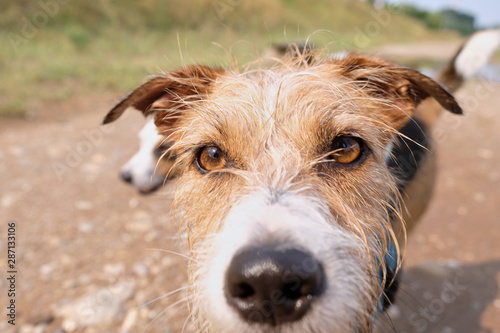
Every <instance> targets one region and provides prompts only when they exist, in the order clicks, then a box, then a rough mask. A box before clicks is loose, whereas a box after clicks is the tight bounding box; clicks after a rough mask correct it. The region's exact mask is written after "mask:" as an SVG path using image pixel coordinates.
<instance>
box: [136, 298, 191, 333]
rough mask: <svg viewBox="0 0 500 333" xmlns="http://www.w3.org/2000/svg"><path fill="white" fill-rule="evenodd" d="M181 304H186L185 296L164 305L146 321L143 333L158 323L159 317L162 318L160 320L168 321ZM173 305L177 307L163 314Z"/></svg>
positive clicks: (180, 308)
mask: <svg viewBox="0 0 500 333" xmlns="http://www.w3.org/2000/svg"><path fill="white" fill-rule="evenodd" d="M182 305H184V306H186V305H187V297H185V298H182V299H180V300H178V301H176V302H174V303H172V304H171V305H169V306H168V307H166V308H165V309H163V310H162V311H160V312H159V313H158V314H157V315H156V316H155V317H154V318H153V319H151V321H150V322H149V323H148V325H147V326H146V328H144V330H143V333H147V332H148V330H149V329H150V328H152V327H153V326H155V325H158V324H159V323H158V320H160V318H161V319H162V322H168V321H169V320H170V319H172V317H173V316H174V315H175V314H176V313H178V312H179V311H180V310H182ZM175 307H177V309H174V310H173V311H172V313H170V315H168V316H165V314H166V313H167V312H169V311H171V310H172V309H173V308H175Z"/></svg>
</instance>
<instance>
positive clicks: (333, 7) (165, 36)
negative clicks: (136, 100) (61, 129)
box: [0, 0, 456, 116]
mask: <svg viewBox="0 0 500 333" xmlns="http://www.w3.org/2000/svg"><path fill="white" fill-rule="evenodd" d="M0 31H1V34H0V43H1V45H2V47H1V48H0V73H1V77H2V80H0V115H4V116H9V115H12V116H22V115H23V114H25V113H26V112H28V111H30V110H35V109H46V108H48V106H49V105H50V103H52V102H54V101H66V100H68V99H71V98H72V97H74V96H76V95H81V96H87V95H88V96H92V94H94V96H95V94H102V93H107V92H112V93H115V94H116V93H121V94H123V93H124V92H126V91H127V90H129V89H131V88H133V87H135V86H136V85H137V84H138V83H140V82H142V80H144V79H145V77H147V75H150V74H155V73H158V72H159V71H160V70H165V71H167V70H171V69H173V68H176V67H179V66H181V65H182V64H189V63H194V62H197V63H204V64H209V65H218V66H230V65H231V59H232V57H234V58H235V59H237V60H238V63H239V64H240V65H241V64H245V63H249V62H251V61H253V60H255V59H257V58H258V57H259V56H260V55H262V53H263V51H264V50H265V49H266V48H267V47H268V46H269V45H271V44H272V43H280V42H286V41H299V40H305V39H306V38H308V37H309V38H310V40H311V41H312V42H314V43H315V44H316V45H317V46H320V47H325V48H327V49H329V50H331V51H335V50H339V49H346V48H354V49H366V48H370V47H373V46H376V45H380V44H383V43H402V42H411V41H414V40H421V39H444V38H456V34H454V33H450V32H446V31H444V32H439V33H436V32H435V31H432V30H431V29H430V28H429V27H427V26H426V25H425V24H424V23H423V22H422V21H421V20H420V19H415V18H411V17H408V16H404V15H399V14H396V13H392V12H390V11H389V12H387V11H382V12H379V11H375V10H374V8H373V5H371V4H370V3H369V2H363V1H358V0H319V1H314V2H309V1H300V0H190V1H184V0H143V1H137V2H135V1H134V2H132V1H118V0H96V1H88V2H84V1H70V0H39V1H31V0H2V2H1V4H0ZM90 98H91V97H90Z"/></svg>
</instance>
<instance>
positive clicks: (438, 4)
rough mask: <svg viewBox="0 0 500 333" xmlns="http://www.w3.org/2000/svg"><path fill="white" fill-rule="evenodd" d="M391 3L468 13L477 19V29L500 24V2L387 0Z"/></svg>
mask: <svg viewBox="0 0 500 333" xmlns="http://www.w3.org/2000/svg"><path fill="white" fill-rule="evenodd" d="M386 1H387V2H391V3H399V4H403V3H408V4H412V5H415V6H417V7H420V8H422V9H427V10H432V11H437V10H440V9H443V8H450V7H451V8H453V9H456V10H459V11H463V12H468V13H469V14H472V15H473V16H474V17H475V18H476V27H478V28H481V27H486V26H491V25H494V24H497V25H499V24H500V1H499V0H386Z"/></svg>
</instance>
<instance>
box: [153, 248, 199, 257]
mask: <svg viewBox="0 0 500 333" xmlns="http://www.w3.org/2000/svg"><path fill="white" fill-rule="evenodd" d="M147 250H148V251H160V252H164V253H168V254H174V255H176V256H179V257H181V258H184V259H187V260H193V259H192V258H191V257H190V256H189V255H185V254H183V253H180V252H176V251H172V250H166V249H154V248H149V249H147Z"/></svg>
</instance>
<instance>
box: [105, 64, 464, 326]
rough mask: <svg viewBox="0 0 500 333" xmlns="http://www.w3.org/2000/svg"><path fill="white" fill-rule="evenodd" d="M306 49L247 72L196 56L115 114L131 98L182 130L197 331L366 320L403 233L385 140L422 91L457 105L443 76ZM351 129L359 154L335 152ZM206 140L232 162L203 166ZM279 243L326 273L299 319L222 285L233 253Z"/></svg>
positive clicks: (180, 157) (169, 130)
mask: <svg viewBox="0 0 500 333" xmlns="http://www.w3.org/2000/svg"><path fill="white" fill-rule="evenodd" d="M310 60H311V57H310V55H307V57H306V56H303V57H302V58H301V57H298V58H293V59H292V60H290V61H289V62H284V63H283V64H282V66H281V68H279V69H278V68H273V70H254V71H249V72H243V73H238V72H234V71H233V72H230V71H226V70H223V69H211V68H208V67H203V66H192V67H188V68H186V69H182V70H179V71H176V72H172V73H167V74H165V75H162V76H160V77H157V78H154V79H153V80H151V81H150V82H148V83H146V84H144V85H143V86H141V87H139V88H138V89H136V90H135V91H134V92H133V93H132V94H131V95H129V97H127V98H126V99H125V100H124V101H122V102H121V103H119V104H118V105H117V106H116V107H115V108H114V109H113V110H111V111H110V113H109V114H108V116H107V118H106V120H110V119H111V120H110V121H112V120H114V119H116V118H117V117H118V116H119V115H120V114H121V113H122V112H123V111H124V110H125V109H126V108H127V107H128V106H134V107H136V108H138V109H140V110H142V111H143V112H144V113H145V114H148V113H152V112H154V113H155V114H156V119H155V122H156V125H157V126H158V130H159V133H160V134H162V135H164V136H165V137H166V139H165V140H167V141H172V142H174V144H173V146H172V147H171V151H172V152H174V153H175V155H176V156H177V159H176V162H175V168H176V169H177V170H178V171H177V172H178V173H179V174H180V178H179V180H178V183H177V189H176V195H175V201H174V209H175V211H176V215H177V216H180V218H181V219H182V220H183V222H184V225H185V227H186V229H187V232H188V238H189V245H190V251H191V258H192V261H191V266H190V275H189V276H190V286H191V287H190V292H189V301H190V309H191V312H192V314H193V315H194V317H195V320H194V324H195V326H196V329H197V330H198V331H200V332H214V333H215V332H217V333H219V332H220V333H223V332H248V333H261V332H262V333H267V332H269V333H271V332H283V333H293V332H370V331H371V329H372V326H373V323H374V317H375V316H376V312H377V305H378V303H379V300H380V298H381V296H382V293H383V289H384V281H383V280H382V281H381V280H380V276H379V274H380V272H382V273H383V275H384V276H385V266H384V256H385V255H386V249H387V245H388V243H389V242H393V243H395V244H396V246H398V239H399V240H401V238H400V237H399V236H400V233H401V232H402V233H403V234H404V227H403V225H402V218H400V215H401V210H400V194H401V189H400V188H399V187H398V186H399V185H400V184H399V183H398V179H396V177H395V174H394V173H393V172H391V170H390V169H389V167H388V165H387V163H386V159H387V156H388V149H389V148H392V147H393V142H394V140H395V137H396V134H397V133H398V130H399V129H401V127H402V126H404V125H405V124H407V123H408V122H410V121H413V119H414V117H417V116H418V114H420V113H422V112H423V111H421V110H420V109H419V110H417V107H418V105H419V104H421V102H422V101H424V100H427V99H429V98H434V99H435V107H438V104H439V105H440V107H444V108H446V109H448V110H449V111H451V112H454V113H460V112H461V110H460V107H459V106H458V104H457V103H456V102H455V100H454V99H453V97H452V96H451V95H450V94H449V93H448V92H447V91H446V90H444V89H443V88H441V87H440V86H439V85H438V84H437V83H435V82H434V81H432V80H431V79H429V78H427V77H425V76H423V75H422V74H420V73H418V72H415V71H413V70H410V69H406V68H403V67H399V66H396V65H394V64H392V63H389V62H386V61H384V60H382V59H379V58H375V57H370V56H365V55H350V56H346V57H343V58H339V59H337V60H328V61H323V62H321V61H320V60H318V58H317V57H314V62H311V61H310ZM422 105H423V104H422ZM342 135H350V136H354V137H357V138H360V139H362V140H363V142H365V143H366V147H365V148H364V153H365V154H364V155H363V159H362V160H360V161H358V162H357V163H353V164H351V165H342V164H339V163H335V162H332V161H330V160H328V159H327V158H326V157H327V156H328V155H330V154H331V148H330V145H331V142H332V141H333V140H334V139H335V138H336V137H339V136H342ZM207 146H216V147H218V148H219V149H220V150H221V151H222V152H224V156H225V157H226V160H227V165H226V167H225V168H223V169H220V170H217V171H211V172H200V170H199V167H197V158H198V156H199V155H198V154H199V152H200V149H202V148H203V147H207ZM388 147H389V148H388ZM405 199H407V198H405ZM412 213H413V214H415V215H418V214H419V213H420V212H419V211H416V212H412ZM396 224H398V225H396ZM394 230H396V231H397V232H398V235H396V233H395V231H394ZM402 239H404V237H403V238H402ZM269 244H272V245H273V246H277V247H278V248H289V247H293V248H298V249H304V250H307V252H309V253H311V255H313V256H314V257H315V258H316V259H317V260H318V261H319V262H320V263H321V264H322V265H323V267H324V272H325V276H326V280H327V282H326V283H327V288H326V290H325V292H324V293H323V294H322V295H321V296H320V297H318V299H316V300H315V301H314V302H313V303H312V305H311V308H310V309H309V311H308V312H307V313H306V314H305V315H304V317H303V318H301V319H300V320H297V321H293V322H291V323H285V324H283V325H279V326H269V325H260V324H256V323H249V322H248V321H247V320H245V319H244V318H241V316H238V315H237V313H235V311H234V309H232V308H231V306H229V305H228V303H227V301H226V298H225V296H224V292H223V289H224V275H225V274H226V271H227V268H228V265H229V263H230V261H231V258H232V257H233V256H234V255H235V253H236V252H237V251H238V250H239V249H241V248H243V247H245V246H248V245H251V246H257V247H260V246H267V245H269ZM400 245H402V244H400ZM261 315H266V313H265V308H264V310H263V312H262V313H261Z"/></svg>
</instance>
